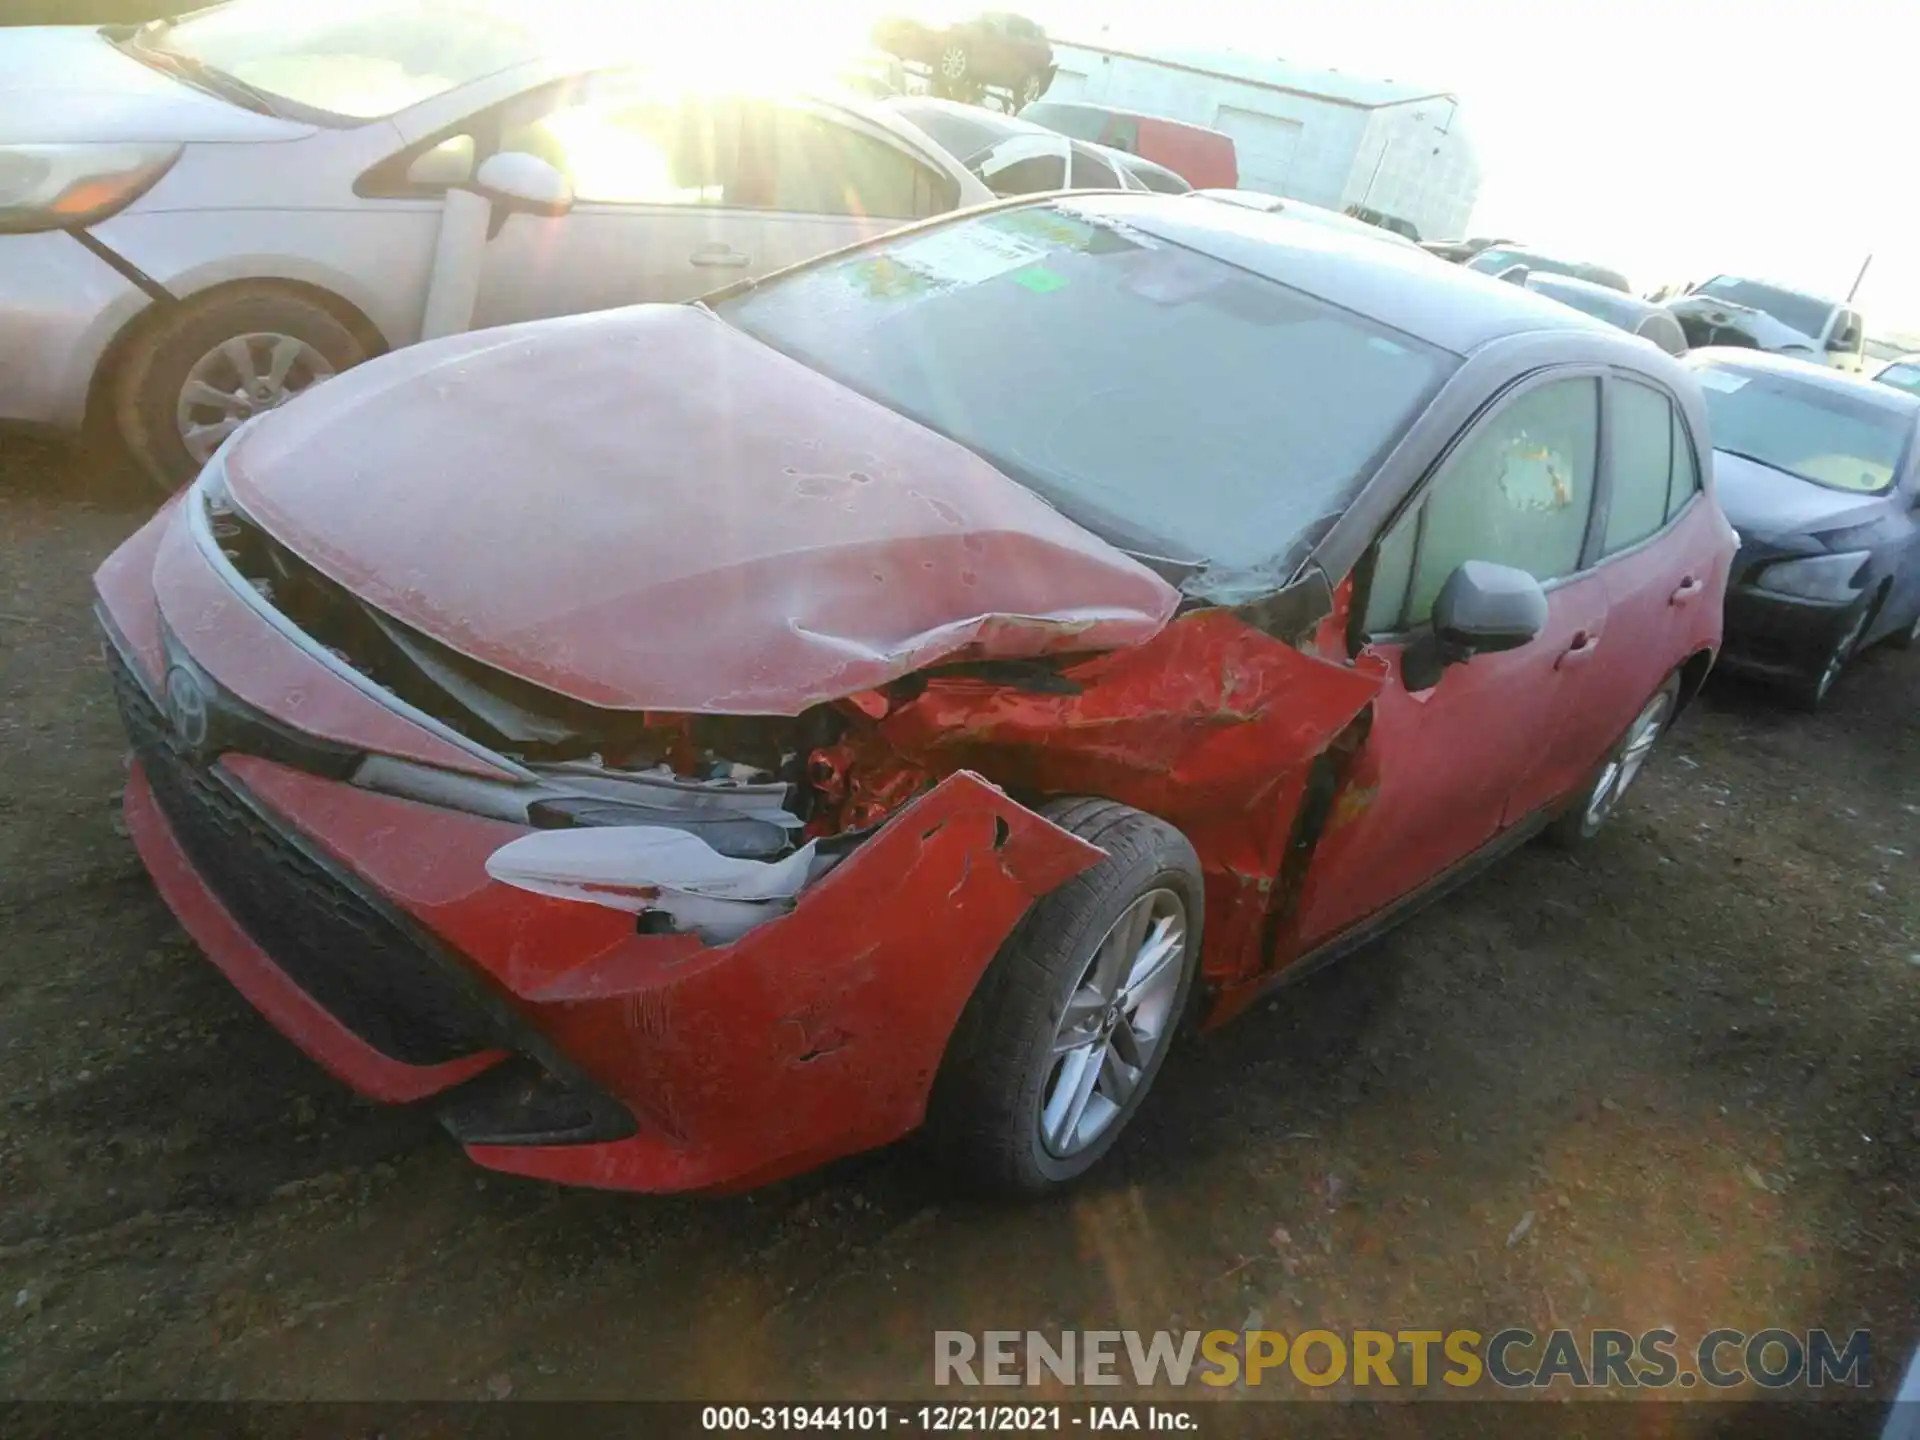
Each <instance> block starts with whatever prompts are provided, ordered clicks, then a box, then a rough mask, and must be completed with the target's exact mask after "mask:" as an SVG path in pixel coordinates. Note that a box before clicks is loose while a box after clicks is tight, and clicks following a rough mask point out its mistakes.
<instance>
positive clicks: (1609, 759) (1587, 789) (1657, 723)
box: [1547, 673, 1680, 850]
mask: <svg viewBox="0 0 1920 1440" xmlns="http://www.w3.org/2000/svg"><path fill="white" fill-rule="evenodd" d="M1679 708H1680V676H1679V675H1678V674H1677V673H1676V674H1673V675H1669V676H1668V677H1667V679H1666V683H1665V684H1663V685H1662V686H1661V687H1660V688H1659V689H1658V690H1656V691H1654V692H1653V695H1652V697H1651V698H1650V699H1649V700H1648V701H1647V703H1646V704H1645V705H1643V706H1641V707H1640V713H1639V714H1638V715H1636V716H1634V717H1633V723H1632V724H1631V725H1629V726H1627V731H1626V734H1624V735H1622V736H1621V737H1620V739H1619V740H1618V741H1617V742H1616V743H1615V744H1614V747H1613V748H1612V749H1611V750H1609V751H1608V752H1607V753H1606V756H1605V757H1604V758H1603V759H1602V760H1601V761H1600V763H1599V764H1598V765H1597V766H1595V767H1594V771H1593V773H1592V774H1591V775H1590V776H1588V777H1587V783H1586V784H1585V785H1584V786H1582V787H1581V790H1580V793H1579V794H1578V795H1577V796H1576V797H1575V798H1574V800H1573V803H1571V804H1570V805H1568V806H1567V808H1566V809H1565V810H1563V811H1562V812H1561V813H1560V815H1559V816H1558V817H1557V818H1556V819H1555V820H1554V822H1553V823H1552V824H1551V825H1550V826H1548V827H1547V835H1548V837H1549V838H1550V839H1552V840H1553V841H1554V842H1555V843H1557V844H1559V845H1561V846H1563V847H1565V848H1567V849H1570V850H1571V849H1578V848H1579V847H1580V846H1582V845H1585V844H1586V843H1587V842H1588V841H1590V840H1592V839H1593V837H1594V836H1596V835H1598V834H1599V833H1600V830H1601V827H1603V826H1604V825H1605V824H1606V823H1607V821H1608V820H1610V819H1612V818H1613V813H1614V811H1616V810H1618V809H1619V808H1620V802H1621V800H1623V799H1624V798H1625V797H1626V793H1627V790H1628V788H1629V787H1630V786H1632V784H1633V782H1634V781H1635V780H1637V779H1638V778H1639V776H1640V770H1641V767H1642V766H1644V765H1645V764H1646V763H1647V757H1648V756H1649V755H1651V754H1652V753H1653V747H1654V746H1655V745H1656V744H1657V743H1658V742H1659V740H1660V737H1661V736H1662V735H1664V734H1665V733H1666V730H1667V726H1669V725H1670V724H1672V723H1673V717H1674V714H1675V712H1676V711H1678V709H1679Z"/></svg>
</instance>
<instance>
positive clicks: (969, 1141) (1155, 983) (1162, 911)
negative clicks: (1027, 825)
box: [925, 798, 1202, 1195]
mask: <svg viewBox="0 0 1920 1440" xmlns="http://www.w3.org/2000/svg"><path fill="white" fill-rule="evenodd" d="M1041 813H1042V814H1043V815H1046V816H1047V818H1049V819H1050V820H1052V821H1053V822H1054V823H1055V824H1056V825H1059V826H1060V827H1061V828H1062V829H1065V830H1067V831H1069V832H1071V833H1072V834H1075V835H1078V836H1079V837H1081V838H1082V839H1084V840H1087V841H1090V842H1091V843H1093V844H1095V845H1098V846H1100V847H1101V848H1102V849H1103V850H1105V851H1106V852H1107V856H1106V858H1105V859H1104V860H1102V861H1100V862H1099V863H1098V864H1097V865H1095V866H1093V867H1092V868H1091V869H1089V870H1086V871H1083V872H1082V873H1081V874H1080V875H1078V876H1076V877H1075V878H1074V879H1072V880H1070V881H1068V882H1067V883H1066V884H1065V885H1062V886H1061V887H1060V888H1059V889H1057V890H1055V891H1053V892H1052V893H1051V894H1048V895H1045V896H1043V897H1041V898H1040V899H1039V900H1037V901H1035V902H1034V905H1033V907H1032V908H1031V909H1030V910H1028V912H1027V914H1026V915H1025V917H1023V918H1022V920H1021V921H1020V923H1019V925H1017V926H1016V927H1015V928H1014V930H1013V932H1012V933H1011V934H1010V935H1009V936H1008V937H1007V939H1006V942H1005V943H1004V944H1003V945H1002V946H1001V947H1000V953H999V954H998V955H996V956H995V957H994V960H993V963H992V965H990V966H989V967H988V969H987V972H986V974H985V975H984V976H982V977H981V981H980V985H979V987H978V988H977V989H976V990H975V991H974V994H973V997H972V998H971V999H970V1000H969V1001H968V1002H967V1007H966V1009H965V1010H964V1011H963V1012H962V1014H961V1017H960V1022H959V1024H958V1025H957V1026H956V1027H955V1028H954V1034H953V1039H952V1041H951V1042H950V1043H949V1045H948V1047H947V1054H946V1057H945V1059H944V1060H943V1061H942V1064H941V1067H940V1073H939V1076H938V1077H937V1078H936V1080H935V1082H934V1088H933V1096H932V1099H931V1102H930V1104H929V1106H928V1112H927V1126H926V1137H925V1138H926V1140H927V1141H928V1143H929V1144H930V1145H931V1147H932V1148H933V1150H934V1152H935V1154H936V1155H937V1157H938V1158H939V1159H940V1160H941V1161H942V1162H943V1163H944V1164H946V1165H947V1166H949V1167H950V1168H951V1169H952V1170H953V1171H954V1172H955V1173H956V1174H957V1175H958V1176H960V1177H962V1178H963V1179H964V1180H965V1181H966V1182H967V1183H969V1184H972V1185H976V1186H979V1187H981V1188H985V1189H988V1190H994V1191H999V1192H1002V1193H1014V1194H1029V1195H1031V1194H1040V1193H1044V1192H1046V1191H1049V1190H1053V1189H1057V1188H1059V1187H1061V1186H1063V1185H1066V1184H1068V1183H1070V1182H1071V1181H1074V1180H1076V1179H1078V1178H1079V1177H1080V1176H1082V1175H1084V1174H1085V1173H1086V1172H1087V1171H1088V1170H1090V1169H1092V1168H1093V1166H1094V1165H1095V1164H1096V1163H1097V1162H1098V1161H1099V1160H1100V1158H1101V1157H1102V1156H1103V1155H1105V1154H1106V1153H1107V1151H1108V1150H1110V1149H1112V1148H1113V1145H1114V1142H1115V1141H1117V1140H1118V1139H1119V1138H1120V1135H1121V1132H1122V1131H1123V1130H1125V1129H1126V1127H1127V1124H1128V1123H1129V1122H1130V1121H1131V1120H1132V1119H1133V1116H1134V1114H1135V1113H1136V1112H1137V1111H1138V1109H1139V1107H1140V1104H1141V1102H1142V1101H1143V1100H1144V1099H1145V1098H1146V1094H1147V1091H1148V1090H1149V1089H1150V1088H1151V1087H1152V1085H1153V1081H1154V1077H1155V1076H1157V1075H1158V1074H1159V1072H1160V1066H1161V1063H1162V1062H1163V1061H1164V1060H1165V1059H1166V1055H1167V1050H1168V1048H1169V1047H1170V1046H1171V1044H1172V1042H1173V1038H1174V1035H1175V1033H1176V1031H1177V1029H1178V1026H1179V1022H1180V1017H1181V1015H1182V1013H1183V1012H1184V1011H1185V1009H1186V1005H1187V997H1188V994H1189V992H1190V991H1191V989H1192V986H1193V979H1194V975H1195V972H1196V971H1197V970H1198V968H1199V956H1200V923H1201V907H1202V898H1201V896H1202V891H1201V880H1200V862H1199V860H1198V859H1197V858H1196V857H1195V855H1194V852H1193V847H1192V846H1191V845H1190V844H1188V843H1187V840H1186V837H1185V836H1183V835H1182V834H1181V833H1180V832H1179V831H1178V830H1176V829H1174V828H1173V827H1172V826H1171V825H1169V824H1167V823H1166V822H1165V821H1163V820H1159V819H1156V818H1155V817H1153V816H1151V815H1147V814H1143V813H1142V812H1140V811H1138V810H1134V809H1131V808H1129V807H1128V806H1125V805H1120V804H1117V803H1115V802H1113V801H1110V800H1092V799H1085V798H1076V799H1067V800H1061V801H1055V802H1052V803H1050V804H1049V805H1047V806H1044V807H1042V809H1041Z"/></svg>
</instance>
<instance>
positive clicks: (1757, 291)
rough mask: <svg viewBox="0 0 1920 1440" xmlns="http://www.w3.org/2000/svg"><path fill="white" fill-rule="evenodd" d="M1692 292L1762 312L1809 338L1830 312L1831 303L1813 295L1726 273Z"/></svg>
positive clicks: (1816, 333) (1815, 335) (1817, 335)
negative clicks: (1737, 277) (1738, 278)
mask: <svg viewBox="0 0 1920 1440" xmlns="http://www.w3.org/2000/svg"><path fill="white" fill-rule="evenodd" d="M1693 293H1694V294H1696V295H1710V296H1712V297H1713V298H1714V299H1716V300H1727V301H1731V302H1732V303H1733V304H1735V305H1744V306H1746V307H1747V309H1749V310H1760V311H1764V312H1765V313H1766V314H1768V315H1771V316H1772V317H1773V318H1774V319H1776V320H1778V321H1779V322H1780V323H1781V324H1782V325H1786V326H1790V327H1791V328H1793V329H1795V330H1798V331H1799V332H1800V333H1801V334H1802V335H1805V336H1806V337H1807V338H1808V339H1811V340H1818V339H1819V338H1820V332H1821V331H1822V330H1824V329H1826V328H1827V316H1828V315H1830V314H1832V313H1833V306H1831V305H1830V304H1828V303H1827V302H1826V301H1825V300H1821V299H1819V298H1817V297H1815V296H1812V295H1802V294H1800V293H1799V292H1798V291H1796V290H1782V289H1780V288H1779V287H1778V286H1774V285H1762V284H1760V283H1759V282H1758V281H1755V280H1736V279H1734V278H1733V277H1731V276H1728V275H1716V276H1715V277H1714V278H1713V279H1711V280H1709V281H1707V283H1706V284H1704V285H1702V286H1700V287H1699V288H1697V289H1696V290H1695V291H1694V292H1693Z"/></svg>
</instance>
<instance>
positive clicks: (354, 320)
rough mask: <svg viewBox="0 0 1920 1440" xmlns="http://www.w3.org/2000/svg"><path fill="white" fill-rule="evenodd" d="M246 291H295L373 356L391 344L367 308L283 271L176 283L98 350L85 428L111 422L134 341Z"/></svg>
mask: <svg viewBox="0 0 1920 1440" xmlns="http://www.w3.org/2000/svg"><path fill="white" fill-rule="evenodd" d="M248 290H254V291H257V290H278V291H281V292H283V293H286V294H289V295H297V296H300V297H301V298H302V299H306V300H310V301H312V302H313V303H314V304H316V305H319V306H321V307H322V308H323V309H325V310H327V311H328V312H329V313H330V314H331V315H332V316H333V317H334V319H336V320H338V321H339V322H340V323H341V324H342V325H344V326H346V327H347V329H349V330H350V331H352V332H353V335H354V338H355V339H357V340H359V341H360V342H361V344H362V345H364V346H365V347H366V351H367V358H368V359H372V358H373V357H374V356H375V355H379V354H381V353H383V352H385V351H387V350H390V349H392V348H393V346H392V344H391V342H390V341H389V340H388V338H387V336H386V334H385V332H383V331H382V330H381V328H380V327H379V326H378V325H376V324H375V323H374V322H373V319H372V318H371V317H370V316H369V315H368V314H367V312H366V311H365V310H363V309H361V308H360V306H358V305H356V304H355V303H354V302H353V301H351V300H349V299H347V298H346V296H344V295H341V294H340V293H339V292H338V291H336V290H330V289H328V288H327V287H326V286H325V285H321V284H316V283H314V282H313V281H310V280H298V279H293V278H290V277H288V276H284V275H257V276H255V275H247V276H236V277H234V278H232V279H227V280H220V281H217V282H215V283H214V284H211V285H207V286H205V287H204V288H202V289H198V290H184V291H183V290H181V289H179V288H178V287H177V286H176V287H172V288H171V289H170V295H171V298H170V299H168V300H165V301H156V302H155V303H153V304H151V305H148V306H146V307H145V308H144V309H142V310H140V311H139V312H138V313H137V314H135V315H133V316H132V317H131V318H130V319H129V320H128V321H127V322H126V324H124V325H122V326H121V327H120V329H119V331H118V332H117V333H116V334H115V335H114V337H113V338H112V339H111V340H109V341H108V342H107V347H106V349H105V350H103V351H102V352H101V354H100V359H99V362H98V363H97V364H96V365H95V366H94V367H93V378H92V380H91V381H89V382H88V385H87V406H86V420H85V423H86V426H87V428H88V429H90V430H92V429H95V428H96V427H98V426H101V425H108V426H110V425H111V424H112V421H113V386H114V382H115V381H116V379H117V378H118V376H119V374H120V367H121V366H122V365H123V364H124V363H125V361H126V358H127V354H128V352H129V351H130V350H131V349H132V348H133V347H134V345H135V344H137V343H138V342H139V341H141V340H143V339H145V338H146V337H147V336H149V335H151V334H153V333H154V331H156V330H158V329H160V328H161V327H162V326H164V325H166V324H167V323H168V322H169V321H171V320H172V319H173V318H174V317H175V316H177V315H178V314H179V313H180V312H181V310H182V309H183V308H184V307H185V306H187V305H193V304H203V303H205V302H207V301H208V300H213V299H218V298H219V297H220V296H222V295H229V294H237V293H239V292H241V291H248Z"/></svg>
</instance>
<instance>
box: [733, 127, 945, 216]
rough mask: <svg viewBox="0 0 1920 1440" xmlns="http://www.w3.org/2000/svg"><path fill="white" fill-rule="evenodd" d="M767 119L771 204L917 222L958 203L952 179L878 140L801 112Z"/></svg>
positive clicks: (809, 212) (812, 212) (778, 207)
mask: <svg viewBox="0 0 1920 1440" xmlns="http://www.w3.org/2000/svg"><path fill="white" fill-rule="evenodd" d="M768 118H769V119H770V120H771V122H772V135H771V137H770V139H771V146H770V148H771V155H770V156H768V155H765V152H764V151H763V152H762V154H763V156H764V157H765V158H766V159H769V160H770V161H771V164H770V165H769V166H768V170H769V176H768V178H769V179H770V181H771V197H770V206H771V208H772V209H775V210H787V211H793V212H796V213H799V214H804V215H860V216H868V215H873V216H880V217H882V218H885V219H894V220H917V219H924V218H925V217H927V216H930V215H938V214H941V213H943V212H945V211H947V210H951V209H953V207H954V206H955V205H956V204H957V203H958V201H959V198H960V197H959V190H958V187H957V186H955V185H954V183H953V182H952V181H951V180H950V179H948V178H947V177H946V176H944V175H938V174H935V173H934V171H933V170H931V169H929V168H928V167H927V166H925V165H922V164H919V163H918V162H917V161H915V160H914V159H913V158H912V157H911V156H909V155H907V154H905V153H904V152H902V151H900V150H896V149H895V148H894V147H893V146H891V145H888V144H886V143H885V142H884V141H881V140H876V139H874V138H873V137H872V136H869V135H862V134H860V133H859V132H857V131H855V130H853V129H851V128H850V127H848V126H846V125H840V124H836V123H835V122H833V121H831V120H827V119H824V118H822V117H821V116H818V115H809V114H807V113H805V112H804V111H799V110H785V109H782V110H776V111H774V112H772V114H771V115H770V116H769V117H768Z"/></svg>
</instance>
